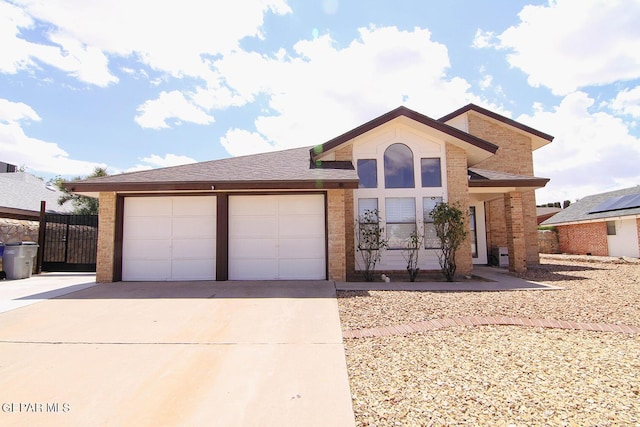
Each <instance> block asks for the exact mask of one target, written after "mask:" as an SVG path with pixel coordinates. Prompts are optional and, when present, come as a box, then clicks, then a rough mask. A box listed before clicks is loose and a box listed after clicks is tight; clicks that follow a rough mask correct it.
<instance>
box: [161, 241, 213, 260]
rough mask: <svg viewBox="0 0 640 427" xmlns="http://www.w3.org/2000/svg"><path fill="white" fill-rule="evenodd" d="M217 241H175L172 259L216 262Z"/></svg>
mask: <svg viewBox="0 0 640 427" xmlns="http://www.w3.org/2000/svg"><path fill="white" fill-rule="evenodd" d="M215 256H216V241H215V240H214V239H184V240H182V239H181V240H174V241H173V244H172V250H171V258H172V259H194V258H198V259H209V260H215Z"/></svg>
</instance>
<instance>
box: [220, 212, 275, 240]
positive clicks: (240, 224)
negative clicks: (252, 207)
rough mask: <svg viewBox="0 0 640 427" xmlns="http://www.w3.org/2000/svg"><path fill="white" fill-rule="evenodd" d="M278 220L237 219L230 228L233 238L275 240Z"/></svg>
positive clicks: (264, 217) (258, 218) (267, 218)
mask: <svg viewBox="0 0 640 427" xmlns="http://www.w3.org/2000/svg"><path fill="white" fill-rule="evenodd" d="M276 224H277V219H276V217H275V216H252V217H242V216H241V217H235V218H234V221H233V224H231V225H230V227H229V237H232V238H258V239H260V238H275V237H276V236H277V234H276V230H277V229H276Z"/></svg>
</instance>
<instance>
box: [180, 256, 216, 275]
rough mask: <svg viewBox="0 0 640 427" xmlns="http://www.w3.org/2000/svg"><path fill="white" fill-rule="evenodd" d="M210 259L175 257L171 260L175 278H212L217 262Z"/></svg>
mask: <svg viewBox="0 0 640 427" xmlns="http://www.w3.org/2000/svg"><path fill="white" fill-rule="evenodd" d="M211 261H212V260H210V259H174V260H173V261H172V262H171V273H172V279H173V280H211V276H212V274H214V273H215V264H213V263H212V262H211Z"/></svg>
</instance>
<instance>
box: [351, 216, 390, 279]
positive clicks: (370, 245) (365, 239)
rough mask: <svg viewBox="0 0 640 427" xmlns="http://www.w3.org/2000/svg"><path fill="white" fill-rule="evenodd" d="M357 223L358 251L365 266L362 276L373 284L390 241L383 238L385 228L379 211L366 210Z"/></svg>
mask: <svg viewBox="0 0 640 427" xmlns="http://www.w3.org/2000/svg"><path fill="white" fill-rule="evenodd" d="M356 223H357V224H356V225H357V227H356V230H357V233H358V246H357V247H356V250H357V251H358V252H359V253H360V256H361V257H362V262H363V264H364V270H362V275H363V276H364V279H365V280H366V281H367V282H372V281H373V273H374V270H375V268H376V264H377V263H378V261H380V258H382V251H383V250H385V249H386V248H387V246H388V241H387V240H386V239H384V238H383V235H384V227H383V226H382V219H381V218H380V216H379V215H378V210H377V209H373V210H369V209H367V210H365V211H364V213H363V214H362V215H360V216H359V217H358V219H357V221H356Z"/></svg>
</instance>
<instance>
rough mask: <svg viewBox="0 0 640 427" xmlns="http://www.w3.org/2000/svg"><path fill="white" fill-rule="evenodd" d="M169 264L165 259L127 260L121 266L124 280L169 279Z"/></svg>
mask: <svg viewBox="0 0 640 427" xmlns="http://www.w3.org/2000/svg"><path fill="white" fill-rule="evenodd" d="M170 267H171V264H170V263H169V262H167V261H166V260H129V261H128V262H127V263H126V264H125V265H123V266H122V277H123V279H124V280H132V281H136V280H151V281H153V280H163V281H164V280H169V278H170V277H171V268H170Z"/></svg>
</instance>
